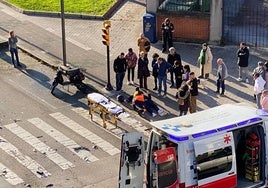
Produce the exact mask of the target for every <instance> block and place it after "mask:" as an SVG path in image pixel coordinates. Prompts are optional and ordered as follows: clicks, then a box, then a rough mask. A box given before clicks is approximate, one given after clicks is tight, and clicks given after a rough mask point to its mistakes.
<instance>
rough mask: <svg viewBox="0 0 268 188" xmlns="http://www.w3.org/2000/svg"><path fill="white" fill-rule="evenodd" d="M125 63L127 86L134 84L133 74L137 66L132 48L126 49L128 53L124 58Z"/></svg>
mask: <svg viewBox="0 0 268 188" xmlns="http://www.w3.org/2000/svg"><path fill="white" fill-rule="evenodd" d="M125 58H126V61H127V85H129V84H132V85H133V84H134V72H135V67H136V65H137V60H138V57H137V55H136V53H135V52H133V49H132V48H129V49H128V53H127V54H126V56H125ZM130 74H132V77H131V80H130Z"/></svg>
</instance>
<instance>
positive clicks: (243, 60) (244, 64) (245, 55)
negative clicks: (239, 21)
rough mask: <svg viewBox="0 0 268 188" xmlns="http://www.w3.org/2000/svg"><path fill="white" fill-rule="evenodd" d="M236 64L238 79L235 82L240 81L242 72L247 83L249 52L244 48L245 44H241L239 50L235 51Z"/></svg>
mask: <svg viewBox="0 0 268 188" xmlns="http://www.w3.org/2000/svg"><path fill="white" fill-rule="evenodd" d="M236 54H237V58H238V61H237V64H238V66H239V77H238V79H237V81H242V80H243V79H242V72H245V74H246V82H247V83H249V80H248V75H249V72H248V59H249V51H248V47H247V46H246V43H245V42H241V43H240V48H239V49H238V50H237V53H236Z"/></svg>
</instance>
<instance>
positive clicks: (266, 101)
mask: <svg viewBox="0 0 268 188" xmlns="http://www.w3.org/2000/svg"><path fill="white" fill-rule="evenodd" d="M261 107H262V109H263V110H265V111H266V112H268V90H267V89H265V90H263V91H262V94H261Z"/></svg>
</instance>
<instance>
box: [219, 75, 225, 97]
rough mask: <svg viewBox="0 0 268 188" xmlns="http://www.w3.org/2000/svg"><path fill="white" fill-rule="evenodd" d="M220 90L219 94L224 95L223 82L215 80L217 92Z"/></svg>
mask: <svg viewBox="0 0 268 188" xmlns="http://www.w3.org/2000/svg"><path fill="white" fill-rule="evenodd" d="M220 88H221V94H224V91H225V83H224V80H222V79H220V78H218V79H217V91H218V92H220Z"/></svg>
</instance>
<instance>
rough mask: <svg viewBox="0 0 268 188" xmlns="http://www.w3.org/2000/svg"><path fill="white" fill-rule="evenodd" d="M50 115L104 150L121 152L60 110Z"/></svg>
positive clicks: (110, 152)
mask: <svg viewBox="0 0 268 188" xmlns="http://www.w3.org/2000/svg"><path fill="white" fill-rule="evenodd" d="M50 116H52V117H53V118H54V119H56V120H57V121H59V122H60V123H62V124H63V125H65V126H67V127H68V128H70V129H71V130H73V131H74V132H76V133H77V134H79V135H81V136H83V137H84V138H86V139H87V140H89V141H90V142H92V143H93V144H95V145H97V146H98V147H99V148H101V149H102V150H103V151H105V152H107V153H109V154H110V155H115V154H118V153H120V152H121V151H120V150H119V149H117V148H116V147H114V146H113V145H112V144H110V143H109V142H107V141H105V140H104V139H102V138H101V137H99V136H97V135H96V134H94V133H92V132H91V131H89V130H88V129H86V128H84V127H82V126H81V125H79V124H78V123H76V122H75V121H73V120H72V119H70V118H68V117H67V116H65V115H63V114H61V113H59V112H56V113H53V114H50Z"/></svg>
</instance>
